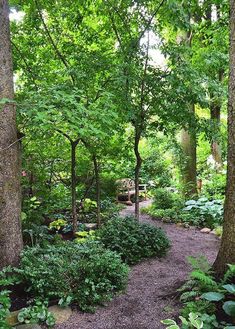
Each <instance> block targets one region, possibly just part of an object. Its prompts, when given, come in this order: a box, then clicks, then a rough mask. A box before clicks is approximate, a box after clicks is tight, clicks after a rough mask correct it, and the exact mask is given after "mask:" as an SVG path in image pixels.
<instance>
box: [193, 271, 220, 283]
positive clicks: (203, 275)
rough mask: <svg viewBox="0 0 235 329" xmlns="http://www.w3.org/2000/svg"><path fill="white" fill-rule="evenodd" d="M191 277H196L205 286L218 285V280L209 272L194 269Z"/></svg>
mask: <svg viewBox="0 0 235 329" xmlns="http://www.w3.org/2000/svg"><path fill="white" fill-rule="evenodd" d="M190 276H191V278H193V279H196V280H197V281H198V282H199V283H200V284H201V285H203V286H208V287H210V286H212V287H217V282H216V281H215V280H214V279H213V278H212V277H211V276H210V275H208V274H206V273H204V272H202V271H199V270H198V271H196V270H195V271H192V272H191V274H190Z"/></svg>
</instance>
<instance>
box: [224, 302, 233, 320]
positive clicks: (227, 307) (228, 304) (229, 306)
mask: <svg viewBox="0 0 235 329" xmlns="http://www.w3.org/2000/svg"><path fill="white" fill-rule="evenodd" d="M223 310H224V312H225V313H226V314H228V315H229V316H232V317H234V316H235V302H233V301H227V302H225V303H224V305H223Z"/></svg>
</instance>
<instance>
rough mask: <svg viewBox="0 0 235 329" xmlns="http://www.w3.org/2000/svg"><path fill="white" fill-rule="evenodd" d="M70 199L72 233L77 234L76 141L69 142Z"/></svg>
mask: <svg viewBox="0 0 235 329" xmlns="http://www.w3.org/2000/svg"><path fill="white" fill-rule="evenodd" d="M70 144H71V197H72V219H73V233H74V234H75V233H76V232H77V227H78V218H77V205H76V147H77V145H78V140H76V141H71V142H70Z"/></svg>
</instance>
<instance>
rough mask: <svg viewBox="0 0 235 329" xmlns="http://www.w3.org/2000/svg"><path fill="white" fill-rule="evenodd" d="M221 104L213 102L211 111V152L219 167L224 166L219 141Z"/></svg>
mask: <svg viewBox="0 0 235 329" xmlns="http://www.w3.org/2000/svg"><path fill="white" fill-rule="evenodd" d="M220 109H221V105H220V104H211V107H210V112H211V120H212V122H213V127H214V131H213V135H214V136H213V137H212V141H211V154H212V156H213V159H214V161H215V162H216V164H217V166H218V168H219V167H221V166H222V155H221V147H220V144H219V141H218V135H219V133H220Z"/></svg>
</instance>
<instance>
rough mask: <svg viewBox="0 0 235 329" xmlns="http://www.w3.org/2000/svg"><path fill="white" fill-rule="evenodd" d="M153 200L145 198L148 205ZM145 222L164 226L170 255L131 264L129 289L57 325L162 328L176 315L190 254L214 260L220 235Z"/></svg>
mask: <svg viewBox="0 0 235 329" xmlns="http://www.w3.org/2000/svg"><path fill="white" fill-rule="evenodd" d="M149 203H150V201H145V202H141V204H140V205H141V207H146V206H147V205H148V204H149ZM133 213H134V206H129V207H127V208H125V209H123V210H122V211H121V215H122V216H127V215H133ZM140 220H141V222H145V223H150V224H151V225H154V226H157V227H161V228H162V229H164V231H165V232H166V233H167V236H168V237H169V239H170V240H171V244H172V247H171V249H170V251H169V253H168V254H167V257H165V258H162V259H158V258H152V259H149V260H146V261H143V262H141V263H140V264H138V265H135V266H133V267H132V268H131V272H130V276H129V284H128V287H127V291H126V292H125V293H124V294H122V295H120V296H117V297H115V298H114V299H113V300H112V301H111V302H109V303H108V304H107V305H106V306H105V307H98V308H97V311H96V313H95V314H88V313H82V312H80V311H77V310H74V311H73V314H72V316H71V317H70V319H69V320H68V321H67V322H65V323H63V324H61V325H57V326H56V329H158V328H165V326H163V325H162V324H161V323H160V321H161V320H162V319H166V318H172V317H174V316H176V315H177V314H178V312H179V309H180V307H181V305H180V303H179V302H178V300H177V294H176V289H177V288H179V287H180V286H181V285H182V283H183V282H184V281H185V279H186V278H187V277H188V274H189V272H190V266H189V264H188V262H187V256H200V255H204V256H206V257H207V259H208V260H209V262H213V261H214V259H215V257H216V254H217V251H218V247H219V239H218V238H217V237H216V236H214V235H213V234H205V233H201V232H200V231H199V230H197V229H195V228H187V229H186V228H182V227H178V226H176V225H175V224H166V223H162V222H161V221H157V220H152V219H151V218H150V217H149V216H147V215H141V217H140Z"/></svg>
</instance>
